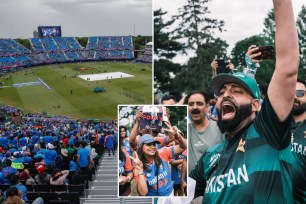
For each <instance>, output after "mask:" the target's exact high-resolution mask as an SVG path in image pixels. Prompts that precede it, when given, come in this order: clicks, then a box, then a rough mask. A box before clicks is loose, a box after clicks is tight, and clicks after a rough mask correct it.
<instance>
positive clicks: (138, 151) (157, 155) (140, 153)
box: [137, 143, 163, 171]
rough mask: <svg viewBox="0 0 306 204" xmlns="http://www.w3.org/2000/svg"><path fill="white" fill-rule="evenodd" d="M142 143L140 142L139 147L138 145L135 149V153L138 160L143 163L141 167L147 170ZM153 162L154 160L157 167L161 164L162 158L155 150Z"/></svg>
mask: <svg viewBox="0 0 306 204" xmlns="http://www.w3.org/2000/svg"><path fill="white" fill-rule="evenodd" d="M143 145H144V143H142V144H141V145H140V147H138V149H137V154H138V157H139V160H140V161H141V162H142V164H143V169H144V170H145V171H149V169H148V166H149V165H148V164H147V160H146V158H145V156H144V154H143V152H142V148H143ZM154 162H155V164H156V165H157V167H159V166H160V165H163V163H162V160H161V158H160V157H159V154H158V151H156V153H155V155H154Z"/></svg>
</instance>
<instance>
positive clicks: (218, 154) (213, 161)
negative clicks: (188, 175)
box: [209, 153, 221, 167]
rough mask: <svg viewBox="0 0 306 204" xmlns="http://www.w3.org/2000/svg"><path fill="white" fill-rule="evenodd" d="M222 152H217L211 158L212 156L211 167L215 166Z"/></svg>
mask: <svg viewBox="0 0 306 204" xmlns="http://www.w3.org/2000/svg"><path fill="white" fill-rule="evenodd" d="M220 156H221V154H220V153H217V154H214V155H213V156H212V157H211V158H210V162H209V167H211V166H214V165H215V163H216V162H217V161H218V159H219V158H220Z"/></svg>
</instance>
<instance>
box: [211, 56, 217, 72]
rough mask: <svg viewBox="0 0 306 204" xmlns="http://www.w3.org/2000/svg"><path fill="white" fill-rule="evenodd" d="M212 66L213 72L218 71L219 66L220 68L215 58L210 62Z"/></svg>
mask: <svg viewBox="0 0 306 204" xmlns="http://www.w3.org/2000/svg"><path fill="white" fill-rule="evenodd" d="M210 66H211V69H212V71H213V72H216V71H217V68H218V62H217V60H215V59H214V60H213V61H212V62H211V63H210Z"/></svg>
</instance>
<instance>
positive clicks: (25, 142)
mask: <svg viewBox="0 0 306 204" xmlns="http://www.w3.org/2000/svg"><path fill="white" fill-rule="evenodd" d="M19 143H20V146H21V147H24V146H26V145H27V138H25V137H22V138H20V139H19Z"/></svg>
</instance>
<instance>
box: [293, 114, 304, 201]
mask: <svg viewBox="0 0 306 204" xmlns="http://www.w3.org/2000/svg"><path fill="white" fill-rule="evenodd" d="M291 131H292V134H294V139H293V141H292V143H291V152H292V154H293V157H294V159H293V168H292V179H293V199H294V203H306V122H305V120H304V121H303V122H300V123H296V124H294V125H293V126H292V130H291Z"/></svg>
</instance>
